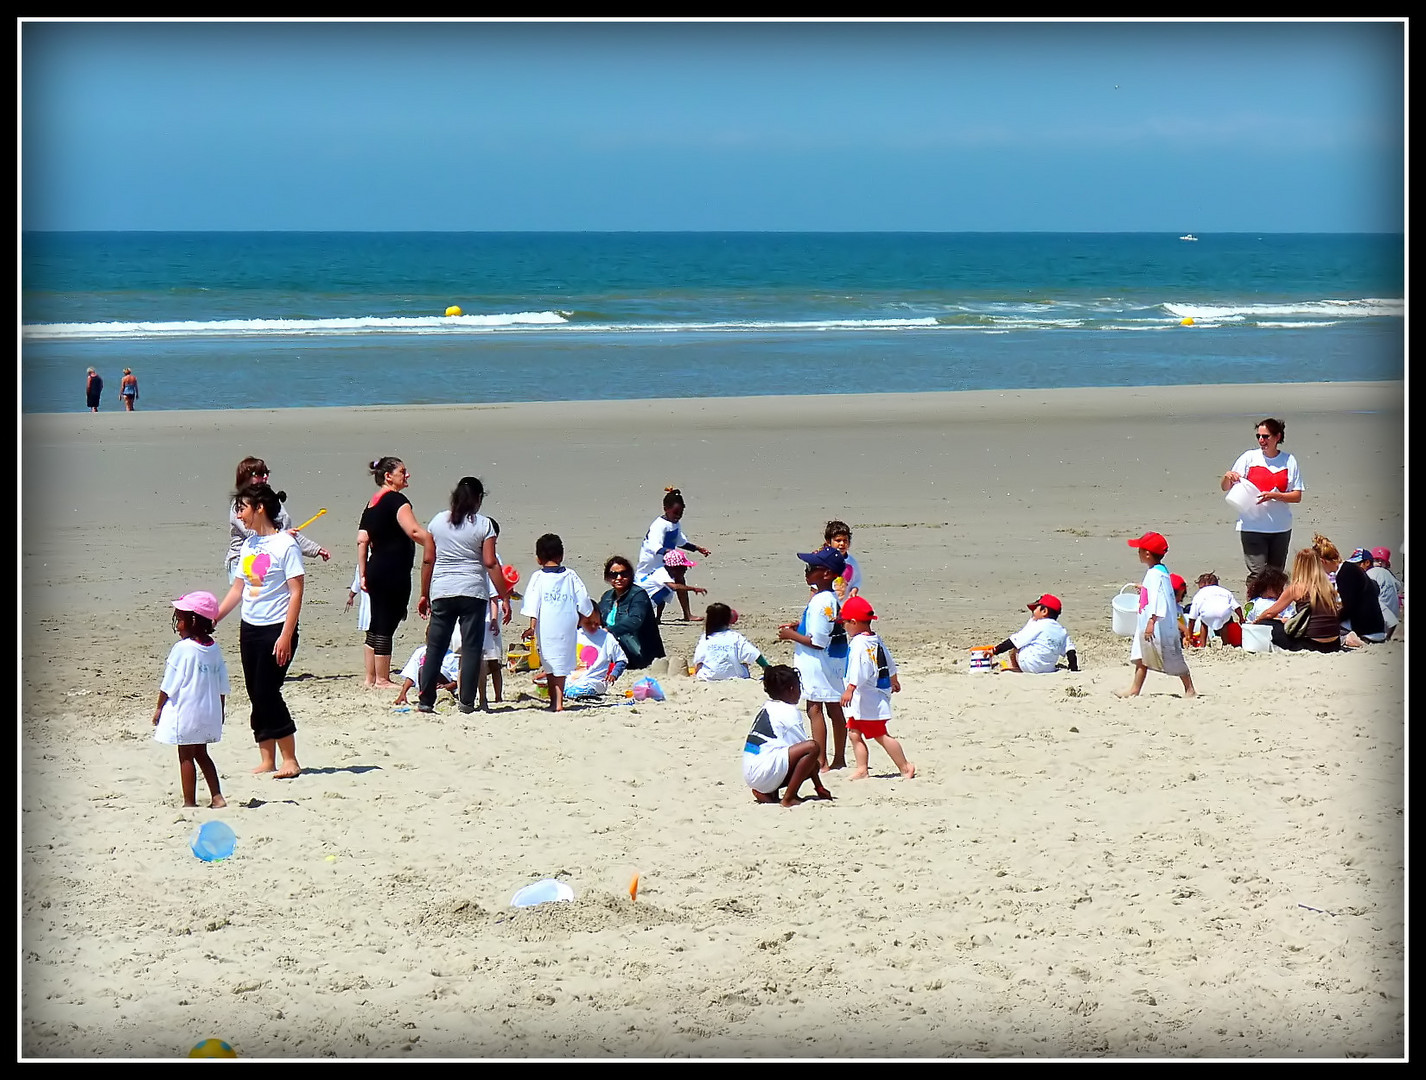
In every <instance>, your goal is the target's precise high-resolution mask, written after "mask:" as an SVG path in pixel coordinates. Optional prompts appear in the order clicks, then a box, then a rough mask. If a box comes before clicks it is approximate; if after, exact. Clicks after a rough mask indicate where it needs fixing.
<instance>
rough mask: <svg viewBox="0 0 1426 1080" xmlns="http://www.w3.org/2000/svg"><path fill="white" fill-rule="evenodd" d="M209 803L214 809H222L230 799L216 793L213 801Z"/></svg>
mask: <svg viewBox="0 0 1426 1080" xmlns="http://www.w3.org/2000/svg"><path fill="white" fill-rule="evenodd" d="M208 805H209V806H211V807H212V808H213V809H214V810H221V809H223V807H225V806H227V805H228V800H227V799H225V798H223V796H221V795H214V796H213V801H212V802H210V803H209V804H208Z"/></svg>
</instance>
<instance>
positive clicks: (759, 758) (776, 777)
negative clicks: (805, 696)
mask: <svg viewBox="0 0 1426 1080" xmlns="http://www.w3.org/2000/svg"><path fill="white" fill-rule="evenodd" d="M806 741H807V729H806V728H804V727H803V726H802V714H801V713H800V712H798V711H797V706H796V705H789V704H788V703H787V702H785V701H768V702H766V703H764V705H763V707H762V708H761V709H759V710H758V715H757V716H756V717H755V718H754V720H753V726H752V730H750V731H749V732H748V737H747V739H746V740H745V741H744V743H743V780H744V781H745V782H746V783H747V785H748V787H750V788H752V789H753V790H754V791H761V792H762V793H763V794H765V795H770V794H772V793H773V792H775V791H776V790H777V789H778V788H780V787H782V785H783V784H785V783H786V782H787V767H788V762H787V751H788V748H789V747H793V746H796V745H797V744H798V743H800V742H806Z"/></svg>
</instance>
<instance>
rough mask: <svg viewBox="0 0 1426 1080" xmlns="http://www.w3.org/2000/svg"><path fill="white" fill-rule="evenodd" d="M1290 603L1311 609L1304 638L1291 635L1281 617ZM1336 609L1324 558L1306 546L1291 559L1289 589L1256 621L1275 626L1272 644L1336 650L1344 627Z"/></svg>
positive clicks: (1297, 648)
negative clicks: (1289, 635)
mask: <svg viewBox="0 0 1426 1080" xmlns="http://www.w3.org/2000/svg"><path fill="white" fill-rule="evenodd" d="M1289 604H1293V605H1296V607H1297V608H1301V607H1303V606H1304V605H1305V606H1307V607H1310V608H1311V609H1312V614H1311V615H1310V616H1309V618H1308V623H1307V629H1306V631H1305V633H1304V634H1303V635H1302V636H1301V637H1288V635H1287V631H1286V630H1285V629H1284V628H1283V623H1282V619H1281V618H1280V617H1279V616H1280V615H1281V614H1282V612H1283V611H1284V610H1285V609H1286V608H1287V606H1288V605H1289ZM1339 618H1340V616H1339V613H1338V608H1337V594H1336V593H1335V592H1333V591H1332V582H1330V581H1329V580H1328V579H1327V571H1326V570H1324V569H1323V567H1322V560H1320V559H1319V558H1318V557H1317V552H1315V551H1313V550H1312V549H1311V548H1303V549H1302V550H1301V551H1299V552H1298V553H1297V555H1296V556H1295V557H1294V558H1293V560H1292V575H1291V577H1290V578H1289V579H1288V583H1287V588H1285V589H1283V591H1282V594H1281V595H1280V596H1279V597H1278V598H1277V600H1276V601H1274V603H1273V604H1272V605H1271V606H1270V607H1269V608H1268V609H1267V610H1266V611H1264V612H1263V613H1262V614H1260V615H1258V616H1257V617H1256V618H1255V619H1253V622H1255V623H1259V624H1264V623H1265V624H1267V625H1268V626H1271V627H1272V636H1273V647H1274V648H1278V649H1286V650H1288V651H1290V652H1295V651H1298V650H1303V649H1305V650H1308V651H1310V652H1337V651H1339V650H1340V649H1341V648H1342V638H1341V627H1340V624H1339Z"/></svg>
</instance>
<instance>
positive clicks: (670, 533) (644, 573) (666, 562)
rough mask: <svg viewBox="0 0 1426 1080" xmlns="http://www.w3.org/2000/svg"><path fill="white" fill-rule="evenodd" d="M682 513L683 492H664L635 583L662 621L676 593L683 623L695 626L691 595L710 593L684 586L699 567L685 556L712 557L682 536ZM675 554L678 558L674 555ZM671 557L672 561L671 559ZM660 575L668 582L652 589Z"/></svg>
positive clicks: (646, 537) (641, 550) (646, 536)
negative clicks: (690, 571)
mask: <svg viewBox="0 0 1426 1080" xmlns="http://www.w3.org/2000/svg"><path fill="white" fill-rule="evenodd" d="M683 511H684V503H683V492H681V491H679V490H678V488H672V487H671V488H664V497H663V513H662V514H660V515H659V516H658V517H656V518H654V521H653V524H652V525H650V526H649V531H648V532H647V533H645V534H644V542H643V543H642V544H641V545H640V546H639V564H638V565H637V566H636V567H634V581H635V583H636V584H639V585H642V586H643V587H644V590H645V591H646V592H648V594H649V599H650V600H652V601H653V602H654V611H655V614H656V616H657V617H658V618H659V619H662V618H663V608H664V604H665V603H667V602H668V600H669V599H670V598H671V596H670V594H672V593H676V594H677V595H678V604H679V607H681V608H683V621H684V622H694V621H695V620H694V617H693V613H692V612H691V611H690V610H689V607H688V594H689V593H690V592H696V593H702V592H707V591H708V590H706V589H694V588H689V587H688V586H686V585H685V583H684V575H685V574H686V573H687V572H688V568H689V567H692V566H697V565H698V564H697V563H695V562H693V561H692V560H690V559H689V558H688V556H686V555H684V554H683V552H685V551H696V552H698V553H699V554H700V555H703V556H704V557H705V558H706V557H707V556H709V555H711V554H713V553H712V552H711V551H709V550H708V549H707V548H706V547H699V546H698V545H697V544H695V543H693V542H692V541H691V540H689V539H688V537H686V536H684V535H683V526H682V525H680V524H679V523H680V522H681V521H682V520H683ZM675 552H677V554H673V553H675ZM670 555H673V557H672V558H669V556H670ZM660 571H666V572H667V573H666V576H667V578H668V580H667V581H666V582H663V583H660V585H659V586H658V587H655V588H650V586H649V584H648V583H649V582H651V581H653V579H654V577H655V574H656V573H657V572H660Z"/></svg>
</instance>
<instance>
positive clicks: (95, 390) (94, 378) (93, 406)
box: [84, 368, 104, 412]
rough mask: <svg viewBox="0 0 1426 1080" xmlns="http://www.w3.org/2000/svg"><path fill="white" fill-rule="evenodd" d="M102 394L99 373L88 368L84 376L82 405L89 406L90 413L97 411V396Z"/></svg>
mask: <svg viewBox="0 0 1426 1080" xmlns="http://www.w3.org/2000/svg"><path fill="white" fill-rule="evenodd" d="M103 392H104V380H103V379H101V378H100V377H99V373H98V372H97V371H95V370H94V369H93V368H90V369H89V370H88V371H87V372H86V373H85V375H84V404H85V405H87V406H89V411H90V412H98V411H99V395H100V394H102V393H103Z"/></svg>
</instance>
